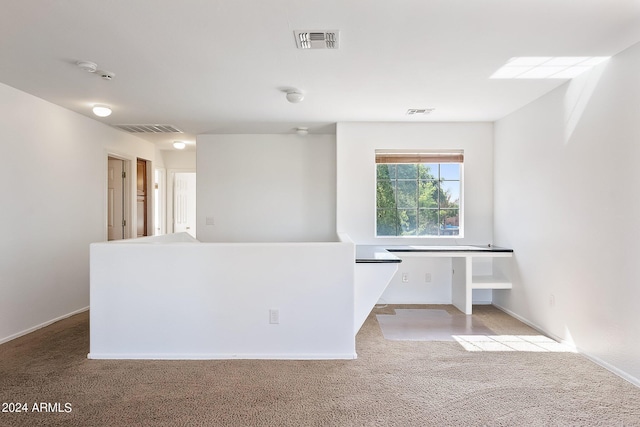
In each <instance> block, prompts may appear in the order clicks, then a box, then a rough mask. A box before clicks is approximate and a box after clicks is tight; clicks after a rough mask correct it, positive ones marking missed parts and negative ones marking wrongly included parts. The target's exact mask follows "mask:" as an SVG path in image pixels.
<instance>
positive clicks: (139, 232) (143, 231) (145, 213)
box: [136, 159, 151, 237]
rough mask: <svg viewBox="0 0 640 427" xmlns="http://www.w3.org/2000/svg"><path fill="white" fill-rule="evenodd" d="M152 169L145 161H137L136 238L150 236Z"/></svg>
mask: <svg viewBox="0 0 640 427" xmlns="http://www.w3.org/2000/svg"><path fill="white" fill-rule="evenodd" d="M150 178H151V173H150V167H149V165H148V162H147V161H146V160H144V159H137V160H136V219H137V221H136V236H137V237H144V236H148V235H149V231H150V229H151V227H150V224H149V199H150V185H149V183H150Z"/></svg>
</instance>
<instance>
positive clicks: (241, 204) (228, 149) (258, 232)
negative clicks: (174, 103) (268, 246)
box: [197, 135, 337, 242]
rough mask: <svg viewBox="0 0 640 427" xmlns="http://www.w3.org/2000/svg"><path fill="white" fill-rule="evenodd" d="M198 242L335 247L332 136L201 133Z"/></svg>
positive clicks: (333, 151)
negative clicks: (330, 243)
mask: <svg viewBox="0 0 640 427" xmlns="http://www.w3.org/2000/svg"><path fill="white" fill-rule="evenodd" d="M197 170H198V172H197V173H198V182H197V200H198V206H197V229H198V240H200V241H202V242H301V241H309V242H312V241H335V240H336V238H337V234H336V225H335V206H336V203H335V199H336V170H335V137H334V136H333V135H306V136H300V135H199V136H198V143H197Z"/></svg>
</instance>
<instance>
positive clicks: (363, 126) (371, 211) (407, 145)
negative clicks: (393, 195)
mask: <svg viewBox="0 0 640 427" xmlns="http://www.w3.org/2000/svg"><path fill="white" fill-rule="evenodd" d="M336 137H337V148H336V150H337V228H338V231H339V232H341V233H346V234H348V235H349V236H350V237H351V238H352V239H353V241H354V242H356V243H357V244H374V245H409V244H422V245H425V244H445V245H446V244H456V243H457V244H483V245H486V244H488V243H492V242H493V124H492V123H369V122H367V123H338V126H337V136H336ZM376 149H463V150H464V176H463V187H464V188H463V198H464V200H463V203H464V206H463V209H464V212H463V215H464V228H465V231H464V237H463V238H460V237H439V238H408V237H398V238H389V237H384V238H376V237H375V215H376V211H375V203H376V200H375V197H376V194H375V189H376V166H375V150H376ZM404 272H407V273H408V274H409V282H408V283H404V282H402V281H401V275H402V273H404ZM426 273H429V274H431V278H432V280H431V282H428V283H427V282H426V281H425V275H426ZM380 302H381V303H382V302H386V303H394V304H415V303H431V304H444V303H450V302H451V260H450V259H437V260H428V259H425V260H421V261H419V262H418V261H415V260H413V259H412V260H405V261H404V262H403V263H402V264H400V267H399V270H398V274H396V276H394V278H393V279H392V281H391V283H390V284H389V286H388V288H387V290H386V291H385V292H384V294H383V295H382V298H381V300H380ZM474 302H476V303H487V302H491V291H490V290H481V291H474Z"/></svg>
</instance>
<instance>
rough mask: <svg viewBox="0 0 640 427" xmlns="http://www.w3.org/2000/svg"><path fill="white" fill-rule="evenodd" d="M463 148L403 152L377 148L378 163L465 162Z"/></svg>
mask: <svg viewBox="0 0 640 427" xmlns="http://www.w3.org/2000/svg"><path fill="white" fill-rule="evenodd" d="M463 162H464V153H463V151H462V150H455V151H421V152H402V151H390V150H376V163H463Z"/></svg>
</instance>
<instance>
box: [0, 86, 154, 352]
mask: <svg viewBox="0 0 640 427" xmlns="http://www.w3.org/2000/svg"><path fill="white" fill-rule="evenodd" d="M0 101H1V102H0V129H2V137H3V144H2V151H3V153H2V154H3V158H4V159H5V161H4V162H3V164H4V166H3V168H2V169H0V182H1V184H0V188H1V191H0V195H1V196H2V209H0V224H2V226H3V229H4V230H3V233H2V238H1V239H0V248H1V255H2V256H0V290H1V291H2V297H1V298H0V342H4V341H7V340H9V339H12V338H15V337H17V336H20V335H22V334H24V333H27V332H29V331H31V330H33V329H35V328H37V327H38V326H41V325H44V324H47V323H48V322H51V321H52V320H54V319H57V318H60V317H64V316H66V315H68V314H70V313H73V312H76V311H78V310H82V309H85V308H86V307H87V306H88V305H89V244H90V243H91V242H95V241H101V240H104V239H106V174H107V169H106V167H107V153H114V154H117V155H120V156H122V157H125V158H128V159H130V160H132V161H133V162H134V163H133V165H134V170H133V174H132V176H135V158H136V157H141V158H144V159H147V160H151V161H153V160H154V155H155V154H154V147H153V145H151V144H149V143H146V142H144V141H142V140H140V139H139V138H136V137H134V136H131V135H128V134H126V133H123V132H120V131H117V130H115V129H113V128H110V127H108V126H105V125H103V124H101V123H99V122H98V121H96V120H92V119H89V118H86V117H84V116H81V115H79V114H77V113H74V112H71V111H69V110H66V109H63V108H60V107H58V106H55V105H53V104H51V103H48V102H46V101H43V100H41V99H39V98H36V97H33V96H31V95H28V94H26V93H24V92H21V91H18V90H16V89H14V88H11V87H9V86H6V85H3V84H0ZM131 184H132V186H133V185H135V179H132V180H131ZM131 194H132V197H135V191H132V192H131ZM132 205H133V206H134V207H135V203H133V200H132ZM133 218H135V215H134V216H133ZM134 226H135V224H134Z"/></svg>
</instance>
